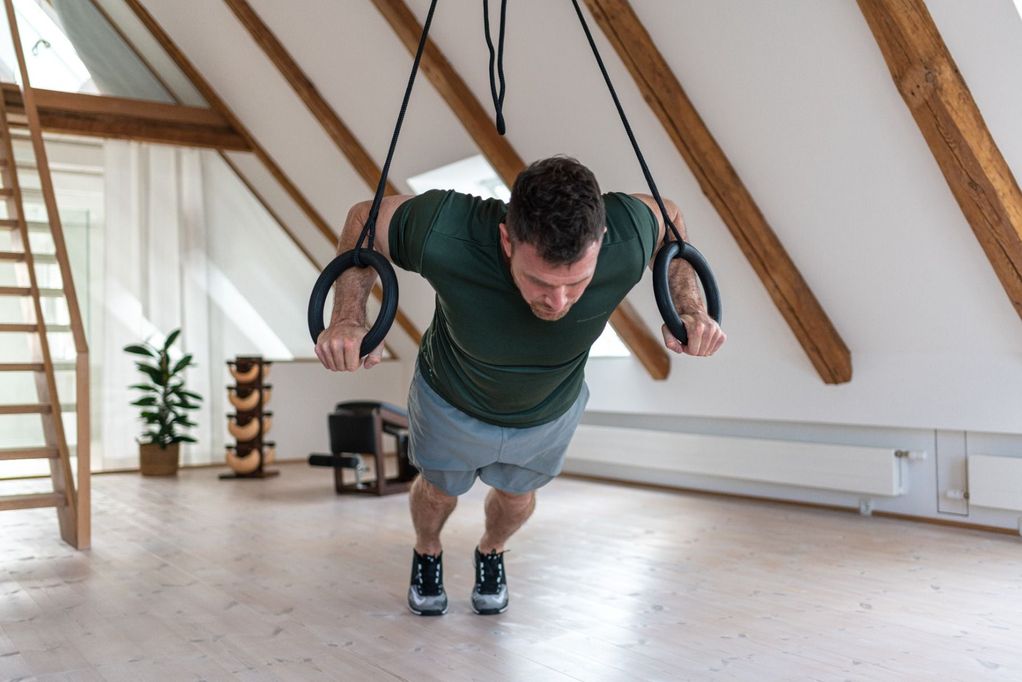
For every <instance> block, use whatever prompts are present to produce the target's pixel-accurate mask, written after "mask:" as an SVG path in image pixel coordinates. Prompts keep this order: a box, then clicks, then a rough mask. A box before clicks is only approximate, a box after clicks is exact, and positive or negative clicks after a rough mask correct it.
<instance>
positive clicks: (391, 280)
mask: <svg viewBox="0 0 1022 682" xmlns="http://www.w3.org/2000/svg"><path fill="white" fill-rule="evenodd" d="M359 258H360V259H361V261H362V262H363V263H364V264H365V265H361V266H360V265H356V263H355V250H354V249H353V250H351V251H345V252H344V253H342V254H341V255H339V256H337V258H334V259H333V260H332V261H330V263H329V264H328V265H327V266H326V267H325V268H324V269H323V272H321V273H320V275H319V279H317V280H316V285H315V286H314V287H312V296H310V297H309V333H310V334H311V335H312V342H313V343H316V342H317V341H319V335H320V334H322V333H323V330H324V329H325V326H324V325H323V309H324V308H325V307H326V297H327V295H328V294H329V293H330V288H331V287H332V286H333V284H334V282H336V281H337V278H338V277H340V276H341V274H342V273H343V272H344V271H345V270H348V269H349V268H353V267H371V268H372V269H373V270H376V274H378V275H379V276H380V285H381V286H382V287H383V302H382V303H381V304H380V314H379V315H378V316H377V317H376V322H374V323H373V326H372V328H371V329H370V330H369V333H368V334H366V335H365V337H364V338H363V339H362V345H361V346H360V347H359V357H363V358H364V357H365V356H367V355H369V353H371V352H372V351H373V350H375V348H376V347H377V346H379V345H380V344H381V343H383V339H385V338H386V337H387V332H389V331H390V327H391V326H392V325H393V324H394V318H395V317H396V316H397V294H398V290H397V275H396V274H395V273H394V268H393V267H392V266H391V264H390V261H388V260H387V259H386V258H384V257H383V256H382V255H381V254H379V253H377V252H376V251H370V250H368V249H363V250H362V251H361V253H359Z"/></svg>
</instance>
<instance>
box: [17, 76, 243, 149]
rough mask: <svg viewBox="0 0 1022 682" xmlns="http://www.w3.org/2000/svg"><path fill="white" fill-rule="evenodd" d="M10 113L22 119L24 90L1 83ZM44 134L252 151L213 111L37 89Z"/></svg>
mask: <svg viewBox="0 0 1022 682" xmlns="http://www.w3.org/2000/svg"><path fill="white" fill-rule="evenodd" d="M2 87H3V96H4V102H5V103H6V104H7V110H8V112H9V113H11V114H13V115H15V116H21V117H23V116H24V112H25V105H24V102H23V101H22V97H21V88H19V87H18V86H17V85H16V84H14V83H3V84H2ZM32 92H33V93H34V94H35V101H36V105H37V107H38V109H39V121H40V123H41V124H42V127H43V130H46V131H48V132H54V133H72V134H75V135H93V136H97V137H113V138H118V139H124V140H139V141H143V142H156V143H161V144H180V145H188V146H191V147H211V148H213V149H226V150H230V151H251V149H250V148H249V146H248V143H247V142H246V141H245V138H244V137H242V136H241V135H239V134H238V132H237V131H236V130H234V128H232V127H231V124H230V123H228V122H227V120H226V119H225V118H224V117H223V116H221V115H220V114H219V113H218V112H216V111H213V110H212V109H202V108H199V107H187V106H183V105H180V104H165V103H163V102H151V101H147V100H138V99H125V98H123V97H108V96H106V95H82V94H78V93H74V92H57V91H55V90H43V89H40V88H33V89H32Z"/></svg>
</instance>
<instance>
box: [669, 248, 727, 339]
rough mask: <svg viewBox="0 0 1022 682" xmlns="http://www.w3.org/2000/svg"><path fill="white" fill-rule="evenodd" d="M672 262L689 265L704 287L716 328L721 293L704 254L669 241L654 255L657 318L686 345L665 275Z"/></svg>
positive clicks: (683, 329)
mask: <svg viewBox="0 0 1022 682" xmlns="http://www.w3.org/2000/svg"><path fill="white" fill-rule="evenodd" d="M675 258H681V259H683V260H686V261H688V262H689V264H690V265H691V266H692V268H693V269H694V270H695V271H696V275H698V276H699V281H700V282H701V283H702V285H703V294H704V295H705V296H706V311H707V312H708V313H709V315H710V317H712V318H713V319H714V321H715V322H716V323H717V324H720V314H721V309H720V290H719V289H718V288H717V280H715V279H714V278H713V272H711V271H710V265H709V263H707V262H706V259H705V258H704V257H703V254H701V253H699V251H698V249H696V247H694V246H692V245H691V244H689V243H688V242H680V243H679V242H676V241H671V242H668V243H666V244H664V245H663V247H661V249H660V251H658V252H657V255H656V260H655V261H654V262H653V295H654V296H655V297H656V305H657V308H659V309H660V316H661V317H662V318H664V324H666V325H667V328H668V329H669V330H671V333H672V334H674V337H675V338H676V339H678V340H679V341H681V342H682V343H683V344H687V343H688V333H687V332H686V331H685V323H684V322H682V321H681V317H679V315H678V309H677V308H676V307H675V306H674V299H673V298H672V297H671V285H670V280H669V278H668V274H667V270H668V266H669V265H670V264H671V261H672V260H674V259H675Z"/></svg>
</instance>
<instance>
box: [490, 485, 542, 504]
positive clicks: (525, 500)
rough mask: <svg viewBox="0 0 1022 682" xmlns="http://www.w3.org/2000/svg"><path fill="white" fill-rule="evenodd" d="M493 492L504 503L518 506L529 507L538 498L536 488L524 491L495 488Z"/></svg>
mask: <svg viewBox="0 0 1022 682" xmlns="http://www.w3.org/2000/svg"><path fill="white" fill-rule="evenodd" d="M493 494H494V495H496V496H497V498H498V499H499V500H500V501H501V502H502V503H504V504H508V505H512V506H516V507H527V506H529V505H530V504H532V503H533V501H535V499H536V491H535V490H528V491H526V492H524V493H514V492H509V491H507V490H501V489H500V488H493Z"/></svg>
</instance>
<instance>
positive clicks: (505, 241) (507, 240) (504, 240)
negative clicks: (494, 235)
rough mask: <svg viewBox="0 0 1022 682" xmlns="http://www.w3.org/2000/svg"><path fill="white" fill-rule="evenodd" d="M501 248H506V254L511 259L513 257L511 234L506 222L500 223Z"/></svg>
mask: <svg viewBox="0 0 1022 682" xmlns="http://www.w3.org/2000/svg"><path fill="white" fill-rule="evenodd" d="M500 248H502V249H503V250H504V255H505V256H507V257H508V258H509V259H510V258H511V251H512V248H511V234H510V233H509V232H508V231H507V225H505V224H504V223H501V224H500Z"/></svg>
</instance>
